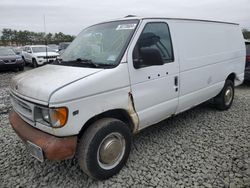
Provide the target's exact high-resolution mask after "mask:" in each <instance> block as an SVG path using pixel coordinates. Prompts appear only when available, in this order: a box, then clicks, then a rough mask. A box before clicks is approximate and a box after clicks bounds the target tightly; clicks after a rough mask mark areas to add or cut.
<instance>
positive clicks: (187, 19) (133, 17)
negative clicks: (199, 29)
mask: <svg viewBox="0 0 250 188" xmlns="http://www.w3.org/2000/svg"><path fill="white" fill-rule="evenodd" d="M134 19H139V20H147V19H167V20H183V21H198V22H213V23H223V24H232V25H239V24H238V23H233V22H225V21H216V20H203V19H191V18H167V17H138V16H133V15H129V16H126V17H124V18H120V19H115V20H110V21H118V20H134Z"/></svg>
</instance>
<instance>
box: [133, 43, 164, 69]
mask: <svg viewBox="0 0 250 188" xmlns="http://www.w3.org/2000/svg"><path fill="white" fill-rule="evenodd" d="M163 64H164V63H163V59H162V57H161V53H160V51H159V50H158V49H156V48H141V49H140V51H139V57H138V58H136V59H134V67H135V68H136V69H138V68H141V67H148V66H154V65H163Z"/></svg>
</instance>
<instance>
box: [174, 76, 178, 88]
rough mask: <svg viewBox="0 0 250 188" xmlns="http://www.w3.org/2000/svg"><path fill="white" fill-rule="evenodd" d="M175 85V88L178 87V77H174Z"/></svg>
mask: <svg viewBox="0 0 250 188" xmlns="http://www.w3.org/2000/svg"><path fill="white" fill-rule="evenodd" d="M174 85H175V86H178V76H175V77H174Z"/></svg>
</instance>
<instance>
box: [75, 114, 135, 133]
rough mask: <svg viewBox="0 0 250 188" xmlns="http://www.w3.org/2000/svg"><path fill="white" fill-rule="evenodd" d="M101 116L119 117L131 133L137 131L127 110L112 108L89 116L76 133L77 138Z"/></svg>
mask: <svg viewBox="0 0 250 188" xmlns="http://www.w3.org/2000/svg"><path fill="white" fill-rule="evenodd" d="M101 118H116V119H119V120H121V121H123V122H124V123H126V125H128V126H129V128H130V130H131V132H132V133H135V132H137V128H136V126H135V125H134V123H133V120H132V118H131V116H130V115H129V112H127V111H126V110H124V109H113V110H108V111H106V112H103V113H101V114H98V115H96V116H94V117H92V118H90V119H89V120H88V121H87V122H86V123H85V124H84V125H83V127H82V129H81V131H80V132H79V134H78V138H80V137H81V136H82V135H83V133H84V132H85V131H86V130H87V129H88V128H89V127H90V126H91V125H92V124H93V123H94V122H95V121H97V120H98V119H101Z"/></svg>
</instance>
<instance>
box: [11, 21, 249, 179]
mask: <svg viewBox="0 0 250 188" xmlns="http://www.w3.org/2000/svg"><path fill="white" fill-rule="evenodd" d="M225 31H227V32H225ZM204 36H205V37H204ZM204 44H205V45H204ZM245 57H246V51H245V44H244V40H243V35H242V32H241V29H240V27H239V25H238V24H234V23H225V22H216V21H206V20H204V21H202V20H190V19H174V18H173V19H170V18H166V19H165V18H124V19H120V20H114V21H109V22H104V23H100V24H96V25H93V26H91V27H88V28H87V29H85V30H83V31H82V32H81V33H80V34H79V35H78V36H77V37H76V38H75V40H74V41H73V42H72V43H71V44H70V46H69V47H68V48H67V49H66V50H65V52H64V53H63V54H62V55H61V59H60V61H56V62H54V63H53V64H51V65H46V66H43V67H40V68H38V69H34V70H31V71H29V72H25V73H22V74H19V75H17V76H16V77H14V78H13V79H12V81H11V89H10V93H11V100H12V105H13V109H14V111H12V112H11V113H10V118H9V119H10V124H11V126H12V128H13V129H14V130H15V132H16V133H17V135H19V136H20V137H21V138H22V140H23V141H25V143H26V146H27V147H28V148H29V152H30V153H31V155H33V156H34V157H36V158H37V159H38V160H40V161H44V159H49V160H63V159H69V158H73V157H74V155H75V154H77V160H78V163H79V165H80V167H81V169H82V170H83V171H84V172H85V173H86V174H88V175H89V176H91V177H93V178H95V179H107V178H109V177H111V176H113V175H114V174H116V173H118V172H119V171H120V170H121V168H122V167H123V166H124V164H125V163H126V161H127V159H128V156H129V152H130V149H131V142H132V134H136V133H138V132H139V131H140V130H142V129H144V128H146V127H148V126H151V125H153V124H155V123H158V122H160V121H162V120H164V119H166V118H168V117H172V116H175V115H177V114H179V113H181V112H183V111H186V110H188V109H190V108H192V107H194V106H196V105H199V104H201V103H203V102H205V101H207V100H210V99H213V100H214V102H215V107H216V108H217V109H219V110H228V109H229V108H230V107H231V105H232V103H233V100H234V87H235V86H238V85H240V84H241V83H242V82H243V80H244V69H245ZM31 80H32V81H31ZM229 123H230V122H229ZM218 126H219V125H218ZM156 128H157V127H156Z"/></svg>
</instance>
